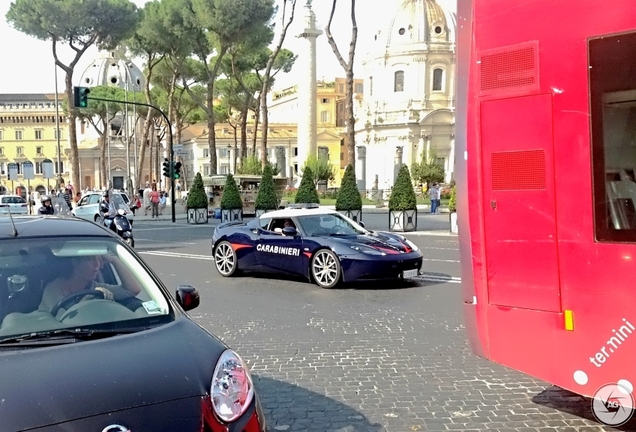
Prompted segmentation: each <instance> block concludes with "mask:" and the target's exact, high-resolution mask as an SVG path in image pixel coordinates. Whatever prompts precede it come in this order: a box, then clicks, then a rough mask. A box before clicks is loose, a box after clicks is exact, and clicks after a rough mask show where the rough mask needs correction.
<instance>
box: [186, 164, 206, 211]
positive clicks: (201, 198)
mask: <svg viewBox="0 0 636 432" xmlns="http://www.w3.org/2000/svg"><path fill="white" fill-rule="evenodd" d="M186 207H187V208H189V209H202V208H204V209H207V208H208V195H207V194H206V193H205V188H204V187H203V178H201V173H197V175H196V176H195V177H194V182H193V183H192V186H191V187H190V190H189V191H188V202H187V203H186Z"/></svg>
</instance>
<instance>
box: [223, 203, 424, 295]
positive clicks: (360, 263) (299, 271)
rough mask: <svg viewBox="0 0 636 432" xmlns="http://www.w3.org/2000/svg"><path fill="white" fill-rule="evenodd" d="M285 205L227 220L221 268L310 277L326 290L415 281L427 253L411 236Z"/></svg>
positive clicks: (226, 272) (328, 212) (227, 273)
mask: <svg viewBox="0 0 636 432" xmlns="http://www.w3.org/2000/svg"><path fill="white" fill-rule="evenodd" d="M305 207H306V208H286V209H283V210H277V211H273V212H267V213H265V214H263V215H261V216H260V217H258V218H256V219H253V220H251V221H249V222H227V223H224V224H222V225H220V226H218V227H217V228H216V229H215V231H214V236H213V238H212V255H213V257H214V264H215V267H216V269H217V271H218V272H219V273H220V274H221V275H223V276H226V277H227V276H232V275H234V274H235V273H236V272H237V271H241V270H244V271H264V272H275V273H287V274H293V275H299V276H303V277H307V278H309V279H310V280H313V281H314V282H315V283H316V284H317V285H319V286H321V287H323V288H333V287H335V286H336V285H338V283H340V282H352V281H358V280H364V279H384V278H393V279H410V278H414V277H417V276H418V275H419V272H420V270H421V268H422V254H421V252H420V251H419V249H418V247H417V246H416V245H415V244H414V243H413V242H411V241H410V240H408V239H406V238H404V237H403V236H400V235H398V234H394V233H388V232H375V231H370V230H367V229H366V228H364V226H363V225H361V224H358V223H356V222H354V221H352V220H351V219H349V218H347V217H346V216H344V215H342V214H340V213H338V212H336V211H334V210H329V209H325V208H321V207H312V206H305Z"/></svg>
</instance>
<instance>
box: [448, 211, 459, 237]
mask: <svg viewBox="0 0 636 432" xmlns="http://www.w3.org/2000/svg"><path fill="white" fill-rule="evenodd" d="M450 231H451V232H452V233H453V234H457V233H458V232H459V226H458V225H457V213H456V212H452V213H451V214H450Z"/></svg>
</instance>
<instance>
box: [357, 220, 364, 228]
mask: <svg viewBox="0 0 636 432" xmlns="http://www.w3.org/2000/svg"><path fill="white" fill-rule="evenodd" d="M358 225H360V226H361V227H362V228H366V227H365V226H364V222H362V221H360V222H358Z"/></svg>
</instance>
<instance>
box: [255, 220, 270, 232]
mask: <svg viewBox="0 0 636 432" xmlns="http://www.w3.org/2000/svg"><path fill="white" fill-rule="evenodd" d="M271 221H272V219H271V218H260V219H259V220H258V223H259V227H260V228H261V229H262V230H267V229H269V223H270V222H271Z"/></svg>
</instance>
